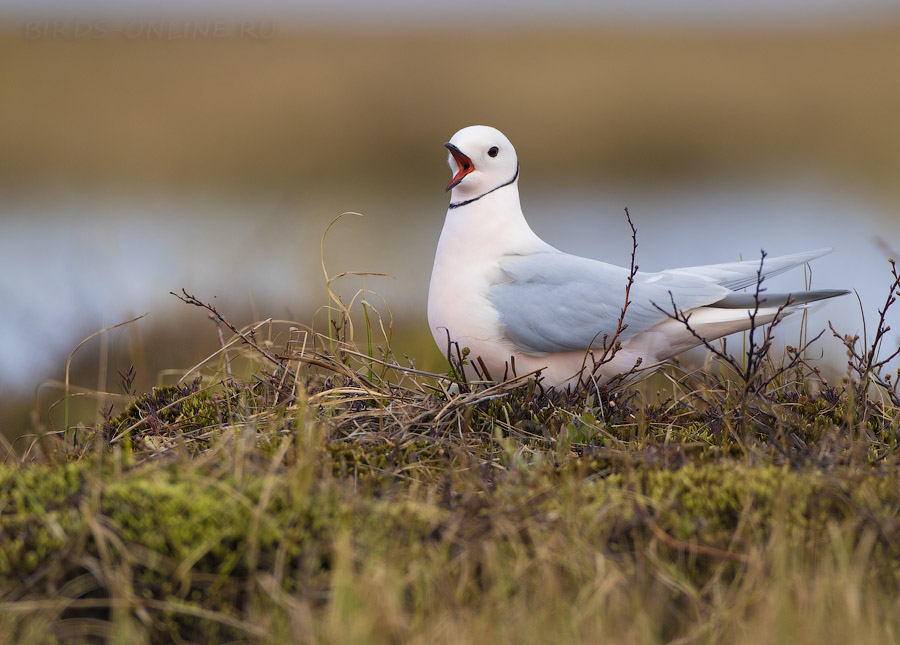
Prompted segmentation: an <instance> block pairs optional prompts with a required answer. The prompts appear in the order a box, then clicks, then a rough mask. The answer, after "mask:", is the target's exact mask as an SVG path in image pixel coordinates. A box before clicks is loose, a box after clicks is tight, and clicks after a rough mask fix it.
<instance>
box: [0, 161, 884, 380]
mask: <svg viewBox="0 0 900 645" xmlns="http://www.w3.org/2000/svg"><path fill="white" fill-rule="evenodd" d="M522 201H523V207H524V209H525V213H526V216H527V217H528V219H529V221H530V223H531V224H532V227H533V228H534V230H535V231H536V232H537V233H538V234H539V235H541V236H542V237H543V238H544V239H546V240H547V241H548V242H550V243H551V244H554V245H555V246H557V247H559V248H561V249H564V250H566V251H569V252H572V253H577V254H581V255H586V256H590V257H596V258H600V259H603V260H606V261H609V262H614V263H617V264H622V265H625V264H627V263H628V261H629V255H630V250H631V247H630V231H629V229H628V227H627V224H626V222H625V218H624V214H623V211H622V209H623V208H624V207H625V206H628V207H629V209H630V212H631V215H632V218H633V220H634V222H635V224H636V226H637V229H638V242H639V249H638V264H639V265H640V266H641V268H642V269H644V270H657V269H663V268H667V267H674V266H683V265H688V264H702V263H710V262H722V261H732V260H735V259H738V258H740V257H743V258H744V259H756V258H758V257H759V251H760V249H765V250H766V251H767V252H768V253H769V254H770V255H773V256H774V255H778V254H782V253H790V252H795V251H799V250H806V249H814V248H819V247H829V246H830V247H834V249H835V252H834V253H833V254H831V255H828V256H825V257H823V258H821V259H819V260H817V261H816V262H815V263H814V264H813V270H814V274H813V287H814V288H816V287H818V288H825V287H828V288H832V287H834V288H849V289H856V290H857V291H858V292H859V295H860V298H861V299H862V302H863V305H864V307H865V311H866V314H867V317H868V322H869V324H870V327H871V324H872V323H873V322H874V319H875V318H876V317H877V311H876V309H877V307H880V306H882V304H883V302H884V299H885V296H886V287H887V285H888V283H889V275H888V264H887V261H886V255H885V253H884V252H883V251H882V250H881V249H880V248H879V247H878V246H877V245H876V244H875V242H874V241H873V240H874V238H875V237H876V236H880V237H881V238H883V239H884V240H885V241H886V242H887V243H888V244H890V245H893V247H894V248H897V247H900V218H897V217H896V213H895V212H893V211H891V208H890V207H889V206H888V205H885V204H879V203H878V202H877V201H875V200H872V199H869V198H867V197H865V196H863V195H860V194H855V193H853V192H852V191H848V190H845V189H841V190H837V189H836V188H835V187H833V186H829V185H824V184H820V183H817V182H815V181H812V180H808V179H804V178H793V179H791V180H789V181H788V180H785V181H781V182H771V181H769V182H765V183H763V184H752V185H750V184H747V183H744V184H741V183H723V182H721V181H713V180H710V181H708V182H704V181H698V182H694V183H692V184H688V185H679V186H677V187H659V186H658V187H656V188H654V189H651V190H648V189H647V187H646V186H645V187H637V186H619V187H609V186H599V187H598V186H594V187H591V188H572V187H551V186H542V185H536V186H535V185H532V184H530V183H528V182H526V183H524V184H523V187H522ZM347 208H356V209H358V210H362V211H364V212H365V213H366V217H364V218H362V219H360V218H356V217H348V218H345V219H344V220H343V221H341V222H340V223H338V224H337V225H336V226H335V228H334V229H333V231H332V233H330V234H329V239H328V241H327V251H326V253H327V262H328V269H329V272H330V273H331V274H336V273H338V272H340V271H351V270H359V271H377V272H384V273H390V274H392V275H394V276H395V279H393V280H392V279H385V278H379V279H376V278H372V279H369V280H368V282H367V286H368V287H369V288H372V289H374V290H376V291H378V292H379V293H381V294H382V295H383V296H384V297H385V298H386V299H387V301H388V302H389V304H390V306H391V308H392V310H393V312H394V315H395V317H398V318H406V319H408V320H411V321H412V322H413V323H414V324H420V325H422V326H423V328H424V325H425V324H426V323H425V315H424V309H425V299H426V295H427V286H428V278H429V274H430V268H431V260H432V257H433V252H434V247H435V244H436V242H437V238H438V235H439V233H440V228H441V226H442V223H443V217H444V211H445V208H446V197H445V195H444V194H443V193H442V192H441V191H440V190H439V189H436V190H434V191H432V192H430V193H428V194H423V195H413V196H409V195H407V194H404V195H400V194H398V193H396V192H394V193H386V192H384V191H383V190H382V191H381V192H378V191H372V192H368V193H367V192H364V191H363V192H359V193H357V194H353V195H349V194H347V193H344V194H341V195H331V196H320V197H318V198H317V200H316V201H312V200H310V199H300V198H298V199H291V200H272V199H268V198H262V199H250V198H247V199H244V200H238V201H235V200H216V199H210V198H197V197H180V198H173V197H171V196H170V197H167V198H161V197H159V196H147V195H127V196H119V197H110V196H105V197H103V198H102V199H101V198H88V197H84V196H82V197H80V198H78V197H72V198H71V199H69V200H67V201H65V202H60V201H57V202H54V203H47V202H41V201H38V200H27V199H24V200H18V201H15V202H7V203H6V204H5V205H4V206H3V207H2V212H0V217H2V222H3V229H2V231H3V233H2V236H0V306H2V310H3V312H4V315H3V316H0V388H3V389H6V390H19V391H27V390H28V389H30V388H31V387H33V385H34V384H35V383H36V382H37V381H38V380H39V379H40V378H42V377H44V376H46V375H47V373H48V371H49V370H51V369H54V370H58V369H59V367H60V366H61V365H63V364H64V361H65V356H66V355H67V354H68V352H70V351H71V350H72V348H73V347H74V345H75V344H76V343H77V342H78V341H79V340H80V339H82V338H84V337H85V336H87V335H88V334H90V333H91V332H93V331H96V330H98V329H100V328H102V327H104V326H106V325H110V324H114V323H116V322H120V321H122V320H125V319H127V318H129V317H131V316H134V315H137V314H141V313H144V312H149V313H150V316H149V317H148V319H147V320H148V322H152V321H153V320H154V319H155V320H157V321H159V320H163V319H165V318H166V317H170V316H175V315H182V314H183V311H182V310H183V309H184V305H182V304H181V303H179V302H178V301H177V300H175V298H174V297H172V296H171V295H169V291H178V290H179V289H180V288H181V287H185V288H187V289H188V290H189V291H191V292H193V293H195V294H196V295H197V296H198V297H200V298H201V299H203V300H212V299H213V298H214V297H215V298H216V302H217V303H218V304H219V306H220V307H221V308H223V310H228V309H229V308H234V309H238V308H240V309H245V308H249V307H251V306H253V307H255V308H256V310H257V313H258V315H259V317H260V318H265V317H269V316H284V315H289V316H292V317H293V319H296V320H299V321H301V322H308V321H309V319H310V318H311V316H312V312H313V311H314V310H315V308H317V307H318V306H320V305H322V304H324V303H325V301H326V294H325V287H324V277H323V274H322V268H321V266H320V253H319V243H320V238H321V235H322V233H323V231H324V229H325V227H326V226H327V224H328V223H329V221H330V220H331V219H332V218H333V217H335V216H336V215H338V214H339V213H340V212H341V211H342V210H344V209H347ZM802 284H803V272H802V270H797V271H794V272H791V273H789V274H787V275H783V276H780V277H778V278H775V279H773V280H772V281H771V284H769V285H768V286H769V288H770V289H772V290H786V291H789V290H796V289H799V288H801V287H802ZM354 289H355V287H351V288H350V289H349V291H347V292H346V293H344V297H345V298H346V299H349V298H350V297H351V296H352V293H353V291H354ZM178 308H180V309H178ZM176 310H177V311H176ZM828 320H832V321H834V323H835V326H836V327H837V328H838V329H839V330H841V331H842V332H847V333H858V332H859V331H861V329H862V325H861V321H860V314H859V307H858V303H857V301H856V298H855V297H853V296H848V297H844V298H842V299H840V300H839V301H832V302H830V303H828V304H827V305H826V306H824V307H822V308H820V309H819V310H817V311H815V312H814V313H813V314H812V317H811V329H814V330H818V329H821V328H823V327H824V326H825V325H826V323H827V321H828ZM893 320H894V322H895V323H900V310H898V311H897V312H895V315H894V316H893ZM895 328H896V329H900V326H898V325H897V324H895ZM796 333H797V331H796V323H795V324H794V326H793V327H791V326H789V325H787V324H786V325H785V327H784V329H783V331H782V332H781V333H780V335H781V336H782V338H785V339H787V341H786V342H795V340H796ZM896 338H897V335H896V334H893V335H892V336H891V337H890V340H891V342H893V343H895V342H896ZM823 347H825V348H826V350H827V351H828V352H830V354H831V357H832V359H833V360H835V361H838V360H841V353H840V351H839V346H838V345H837V344H836V342H834V341H829V342H827V343H825V344H824V345H823Z"/></svg>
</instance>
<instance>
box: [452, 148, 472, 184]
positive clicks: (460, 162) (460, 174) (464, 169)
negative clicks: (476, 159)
mask: <svg viewBox="0 0 900 645" xmlns="http://www.w3.org/2000/svg"><path fill="white" fill-rule="evenodd" d="M445 146H446V148H447V149H448V150H449V151H450V154H451V155H453V160H454V161H455V162H456V167H457V168H458V169H459V170H457V171H456V174H455V175H454V176H453V179H452V181H451V182H450V183H449V184H447V190H451V189H452V188H453V187H454V186H457V185H458V184H459V182H461V181H462V180H463V178H464V177H465V176H466V175H468V174H469V173H470V172H472V171H473V170H475V164H473V163H472V160H471V159H469V158H468V157H467V156H466V155H464V154H463V153H462V152H460V151H459V148H457V147H456V146H454V145H453V144H452V143H447V144H445Z"/></svg>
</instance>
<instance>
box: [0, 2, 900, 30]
mask: <svg viewBox="0 0 900 645" xmlns="http://www.w3.org/2000/svg"><path fill="white" fill-rule="evenodd" d="M898 13H900V2H897V0H854V1H853V2H848V1H847V0H787V1H785V0H757V1H755V2H737V1H734V0H679V1H677V2H673V1H672V0H602V1H599V2H597V1H591V0H567V1H566V2H546V0H517V1H512V0H502V1H500V2H493V3H485V2H484V1H483V0H454V1H453V2H440V3H423V2H420V1H419V0H381V1H379V2H369V1H365V0H302V1H300V2H292V1H290V0H261V1H259V2H254V3H247V2H244V1H242V0H157V1H155V2H153V3H148V2H146V0H82V1H73V0H5V1H4V2H3V3H2V4H0V19H7V20H10V19H11V20H16V19H22V18H26V17H32V16H37V15H42V16H58V15H79V16H84V15H103V16H108V15H114V14H115V15H125V16H148V15H152V16H159V15H165V14H171V15H184V14H197V15H217V16H219V17H223V18H225V17H231V16H234V15H239V16H253V17H261V16H271V17H273V18H281V19H285V20H290V19H294V20H298V21H316V22H319V21H321V22H339V23H341V24H353V23H357V24H366V25H372V24H376V25H377V24H378V23H384V25H385V26H397V25H398V24H402V23H421V22H440V21H448V22H451V23H457V24H459V23H469V24H472V23H475V24H477V23H484V22H487V23H495V24H498V25H502V26H504V27H509V26H511V25H512V24H515V23H517V22H525V23H529V22H539V21H546V20H558V21H560V22H577V21H580V20H598V21H603V20H609V21H627V22H632V21H637V22H643V23H655V22H656V23H667V24H671V23H679V22H681V23H692V24H697V23H709V22H713V23H715V22H724V23H740V24H749V23H754V22H758V23H762V24H763V25H765V26H767V27H773V26H777V25H779V24H782V23H793V24H796V23H798V22H799V23H803V24H806V25H814V24H816V23H823V22H824V23H827V22H833V21H842V22H843V21H852V20H871V19H873V18H877V17H879V16H883V15H888V14H893V15H897V14H898Z"/></svg>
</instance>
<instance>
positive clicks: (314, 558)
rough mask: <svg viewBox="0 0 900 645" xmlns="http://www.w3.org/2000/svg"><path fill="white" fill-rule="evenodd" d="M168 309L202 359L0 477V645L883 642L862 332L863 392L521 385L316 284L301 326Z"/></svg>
mask: <svg viewBox="0 0 900 645" xmlns="http://www.w3.org/2000/svg"><path fill="white" fill-rule="evenodd" d="M897 286H898V285H897V282H896V281H895V282H894V283H893V284H892V287H891V292H892V293H895V292H896V290H897ZM184 297H185V298H186V300H187V301H188V302H189V303H190V304H193V305H197V306H201V307H204V308H207V309H209V311H208V312H207V313H212V314H213V317H214V319H215V320H216V321H217V322H216V324H217V326H218V327H219V330H220V331H221V332H222V338H223V344H222V347H221V349H220V351H219V352H217V353H216V354H215V355H213V356H211V357H210V358H209V359H208V360H207V361H205V362H204V363H203V364H202V365H200V366H198V367H197V368H196V369H195V370H192V371H191V372H189V373H187V374H185V375H184V378H183V379H182V381H181V383H180V384H175V385H170V386H166V387H163V388H158V389H156V390H154V391H153V392H151V393H148V394H143V395H139V394H138V393H136V392H134V391H133V374H132V373H131V372H130V371H128V370H125V371H123V372H122V373H121V374H120V379H121V381H122V390H123V392H124V394H122V395H121V396H114V395H113V394H112V393H106V394H105V395H103V396H100V395H98V394H97V393H95V396H97V397H98V398H101V399H103V400H104V401H119V403H117V404H116V405H115V406H113V407H109V408H104V410H103V415H102V416H103V417H104V420H103V421H101V422H100V423H97V424H89V425H78V424H72V425H71V426H70V427H67V428H64V429H61V430H59V431H44V432H41V433H39V434H38V436H35V437H33V443H31V444H29V445H28V447H27V449H26V450H25V452H24V454H12V453H10V454H9V455H8V456H7V461H8V462H9V463H8V465H6V466H3V467H0V490H2V499H3V500H4V503H3V506H2V509H0V636H2V637H3V640H5V641H8V642H24V643H27V642H95V641H97V640H119V641H127V642H171V641H175V642H183V641H190V642H222V641H228V640H230V641H238V642H272V643H275V642H318V643H344V642H376V643H380V642H384V643H391V642H421V643H432V642H442V643H472V642H475V643H479V642H484V643H487V642H497V641H504V642H523V643H529V642H534V643H539V642H548V641H553V642H598V641H600V640H602V641H604V642H616V643H663V642H678V643H700V642H722V641H726V640H727V641H735V642H748V643H749V642H753V643H767V642H773V643H774V642H810V643H812V642H816V643H819V642H826V643H827V642H835V643H837V642H850V641H855V642H892V641H895V640H896V638H897V636H898V630H900V621H898V618H897V617H898V615H900V614H898V612H897V600H896V598H897V596H898V594H897V592H898V582H900V570H898V562H900V547H898V545H900V517H898V508H900V477H898V475H900V468H898V466H900V459H898V456H897V453H896V447H897V438H898V435H897V433H898V428H900V407H898V405H897V401H896V391H895V390H894V389H892V386H891V383H890V381H888V380H886V379H884V378H880V379H876V378H871V377H872V376H873V370H871V369H870V370H868V371H867V369H866V366H864V365H861V364H859V361H865V360H867V359H866V356H869V355H871V356H872V357H873V360H876V357H877V356H879V351H878V350H879V348H877V347H876V348H875V349H874V351H864V348H861V347H859V345H858V343H859V341H858V340H857V341H856V343H857V345H856V357H855V358H852V360H853V361H855V363H854V365H852V366H851V368H852V370H851V371H852V372H853V373H856V374H869V376H870V378H869V380H868V383H867V384H863V383H851V382H849V381H848V382H846V383H828V382H826V381H824V380H823V379H822V377H821V376H820V375H819V374H817V373H816V371H815V369H814V368H813V367H811V366H809V365H807V364H806V363H805V362H803V361H788V362H787V363H786V364H782V363H780V362H776V361H773V360H772V358H771V357H765V358H764V360H760V361H759V362H758V368H757V369H758V370H759V374H760V375H761V378H760V379H759V380H756V381H754V383H755V386H754V387H750V388H748V387H745V386H744V385H743V384H742V383H740V382H735V380H734V379H735V378H739V377H738V376H737V375H736V374H734V373H729V372H728V371H727V366H726V365H725V364H722V365H720V366H719V367H718V368H717V367H715V366H714V365H713V366H709V367H708V369H706V370H704V371H698V372H693V373H684V372H681V371H679V370H677V369H674V368H673V369H671V370H667V371H666V372H664V373H663V374H662V375H659V374H658V375H657V376H655V377H653V379H645V380H644V381H642V382H640V383H637V384H633V385H630V386H628V387H626V388H622V389H617V390H614V391H603V390H593V391H590V390H588V391H578V392H568V393H550V392H543V391H542V389H541V387H540V385H539V384H536V383H535V382H534V381H533V380H520V381H514V382H507V383H503V384H499V385H480V384H477V383H466V382H463V381H459V380H458V379H455V378H453V377H452V376H446V375H440V374H427V373H422V372H419V371H418V370H415V369H414V368H412V367H407V366H406V364H405V362H398V361H397V360H396V357H394V356H393V355H392V354H391V353H390V351H389V349H382V348H389V347H390V343H389V341H390V337H391V331H390V322H389V316H388V315H387V312H382V313H381V314H379V310H378V309H375V308H372V307H371V306H370V305H363V304H362V303H361V302H360V301H357V302H356V304H355V305H354V308H355V309H357V310H358V313H359V314H360V316H359V317H358V318H356V325H355V328H354V327H353V326H352V324H351V320H353V319H354V316H352V315H351V314H352V311H351V310H350V308H348V307H345V306H344V305H343V304H342V303H340V302H338V301H334V302H332V306H331V308H330V310H329V311H328V312H326V313H330V316H329V323H328V325H329V326H328V330H327V333H316V332H315V331H314V330H312V329H302V328H299V327H296V326H293V327H292V326H289V325H288V324H286V323H276V322H274V321H265V322H263V323H258V324H256V325H251V326H249V327H247V328H243V329H238V328H234V330H233V332H234V333H232V330H230V329H229V325H230V323H229V322H228V321H227V318H226V317H224V316H222V315H221V314H220V312H217V311H213V310H212V308H210V307H208V306H207V305H206V304H205V303H203V302H202V301H200V300H197V299H193V298H191V297H190V296H187V295H185V296H184ZM362 309H365V312H363V311H362ZM198 313H199V312H198ZM363 313H365V314H366V315H362V314H363ZM354 329H355V332H354ZM876 340H877V339H876ZM848 342H851V343H852V342H853V340H852V339H848ZM865 349H871V348H865ZM884 349H887V348H883V350H882V353H881V354H880V355H881V356H886V355H887V354H886V353H885V352H884ZM876 363H877V360H876ZM786 365H787V366H788V368H787V369H785V366H786ZM873 365H875V364H873ZM870 367H872V366H870ZM857 368H860V369H862V371H860V369H857ZM873 369H875V368H873ZM878 370H880V368H877V369H875V371H878ZM762 377H765V378H762ZM654 379H655V380H654ZM863 385H865V387H863ZM62 405H65V403H62Z"/></svg>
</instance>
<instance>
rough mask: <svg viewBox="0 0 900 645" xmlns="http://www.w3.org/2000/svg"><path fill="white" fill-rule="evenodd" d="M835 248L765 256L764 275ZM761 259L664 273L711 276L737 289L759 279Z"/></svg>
mask: <svg viewBox="0 0 900 645" xmlns="http://www.w3.org/2000/svg"><path fill="white" fill-rule="evenodd" d="M833 250H834V249H816V250H815V251H804V252H803V253H792V254H790V255H780V256H778V257H775V258H768V257H767V258H765V260H764V261H763V263H762V275H763V277H764V278H772V277H774V276H776V275H779V274H782V273H784V272H785V271H788V270H789V269H793V268H794V267H796V266H800V265H801V264H806V263H807V262H810V261H812V260H815V259H816V258H818V257H821V256H823V255H825V254H827V253H831V252H832V251H833ZM759 269H760V261H759V260H745V261H743V262H726V263H724V264H708V265H705V266H696V267H684V268H679V269H667V270H666V271H664V273H670V274H674V275H693V276H704V277H707V278H710V279H711V280H713V281H714V282H716V283H717V284H721V285H722V286H723V287H726V288H728V289H731V290H733V291H737V290H739V289H744V288H746V287H752V286H753V285H755V284H756V281H757V280H758V279H759V273H758V272H759Z"/></svg>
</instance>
